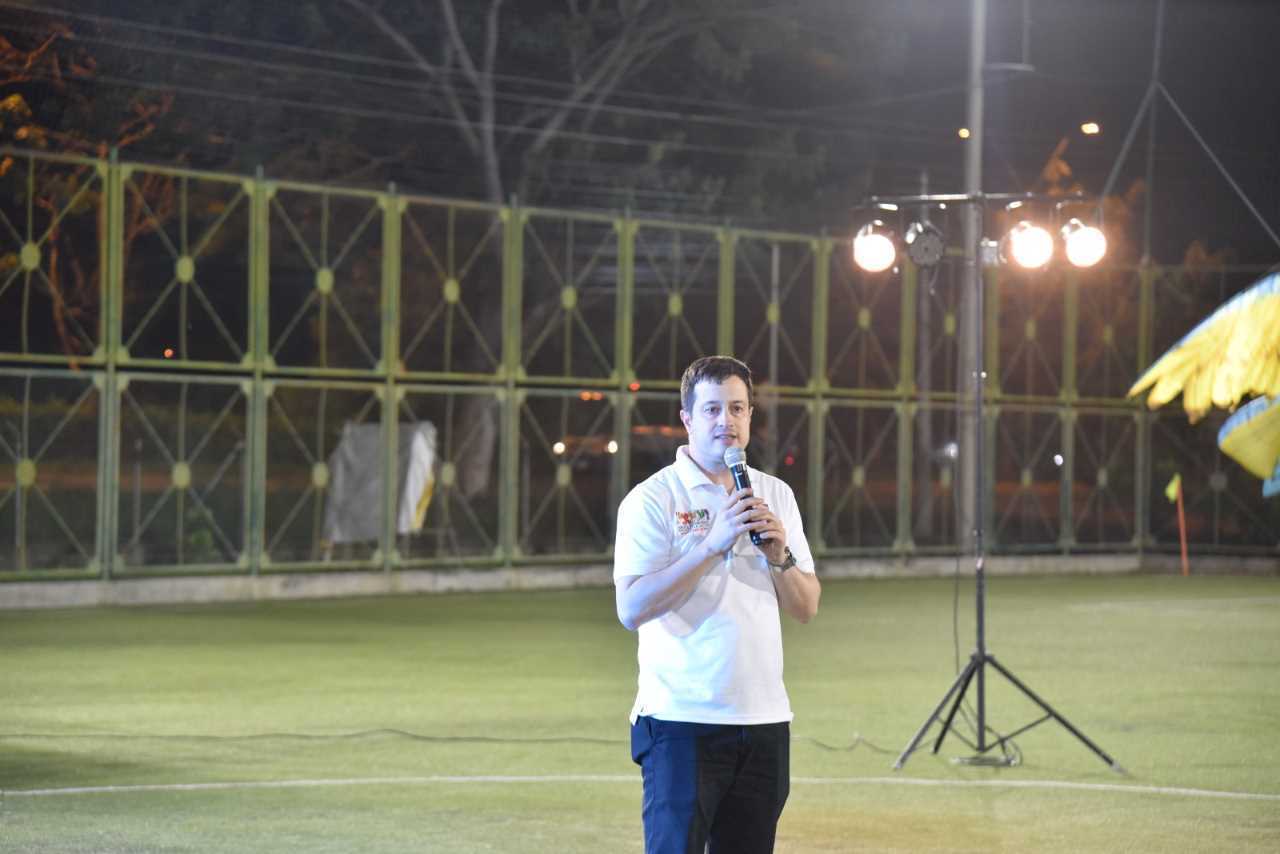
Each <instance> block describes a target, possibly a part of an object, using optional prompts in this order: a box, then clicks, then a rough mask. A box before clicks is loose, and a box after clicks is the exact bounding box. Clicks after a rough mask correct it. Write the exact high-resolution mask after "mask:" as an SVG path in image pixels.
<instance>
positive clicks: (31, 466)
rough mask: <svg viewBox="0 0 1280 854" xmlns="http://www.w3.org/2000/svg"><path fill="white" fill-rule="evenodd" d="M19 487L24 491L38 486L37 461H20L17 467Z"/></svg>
mask: <svg viewBox="0 0 1280 854" xmlns="http://www.w3.org/2000/svg"><path fill="white" fill-rule="evenodd" d="M17 469H18V472H17V475H18V486H20V487H22V488H23V489H30V488H31V487H33V486H35V485H36V461H35V460H25V459H24V460H18V465H17Z"/></svg>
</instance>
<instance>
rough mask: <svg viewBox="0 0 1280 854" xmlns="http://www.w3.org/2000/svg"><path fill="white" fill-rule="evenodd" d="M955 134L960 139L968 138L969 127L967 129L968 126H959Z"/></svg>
mask: <svg viewBox="0 0 1280 854" xmlns="http://www.w3.org/2000/svg"><path fill="white" fill-rule="evenodd" d="M956 136H958V137H960V138H961V139H968V138H969V129H968V128H960V130H958V131H956Z"/></svg>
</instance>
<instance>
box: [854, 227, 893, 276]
mask: <svg viewBox="0 0 1280 854" xmlns="http://www.w3.org/2000/svg"><path fill="white" fill-rule="evenodd" d="M892 235H893V232H891V231H890V230H889V229H888V228H887V227H885V224H884V223H883V222H881V221H880V220H878V219H877V220H874V221H872V222H869V223H867V224H866V225H864V226H863V227H862V228H860V229H858V233H857V234H856V235H854V238H853V262H854V263H855V264H857V265H858V266H859V267H861V268H862V269H864V270H866V271H867V272H868V273H883V272H884V271H885V270H887V269H889V268H890V267H892V266H893V262H894V260H895V259H896V258H897V256H898V250H897V249H896V248H895V247H894V245H893V236H892Z"/></svg>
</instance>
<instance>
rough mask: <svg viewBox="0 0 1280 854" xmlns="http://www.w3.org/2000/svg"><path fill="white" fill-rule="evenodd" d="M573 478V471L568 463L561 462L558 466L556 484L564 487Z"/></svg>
mask: <svg viewBox="0 0 1280 854" xmlns="http://www.w3.org/2000/svg"><path fill="white" fill-rule="evenodd" d="M572 479H573V471H572V470H571V469H570V468H569V466H568V464H567V463H561V464H560V465H558V466H556V486H558V487H560V488H561V489H564V488H565V487H567V486H568V485H569V481H570V480H572Z"/></svg>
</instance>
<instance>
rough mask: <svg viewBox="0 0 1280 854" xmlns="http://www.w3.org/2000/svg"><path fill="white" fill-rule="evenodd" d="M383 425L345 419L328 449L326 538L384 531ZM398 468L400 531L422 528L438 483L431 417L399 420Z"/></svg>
mask: <svg viewBox="0 0 1280 854" xmlns="http://www.w3.org/2000/svg"><path fill="white" fill-rule="evenodd" d="M383 449H384V445H383V441H382V425H380V424H344V425H343V427H342V437H341V439H339V441H338V447H336V448H334V450H333V453H332V454H330V455H329V484H328V500H327V503H326V505H325V514H324V539H325V541H326V542H329V543H355V542H361V541H366V540H377V539H379V538H380V537H381V536H382V466H383V464H384V460H383V458H384V456H385V454H384V452H383ZM396 450H397V455H396V458H397V465H396V471H395V478H396V490H397V505H396V507H397V511H396V531H397V532H398V533H401V534H410V533H415V532H417V531H421V530H422V524H423V521H424V520H425V518H426V515H427V508H428V506H429V505H430V502H431V494H432V492H433V491H434V489H435V463H436V428H435V425H434V424H432V423H431V422H429V421H419V422H416V423H413V424H401V425H400V429H399V443H398V447H397V449H396Z"/></svg>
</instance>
